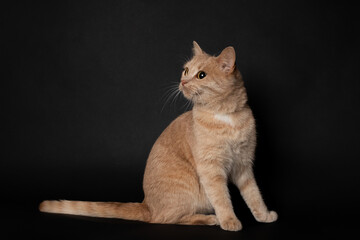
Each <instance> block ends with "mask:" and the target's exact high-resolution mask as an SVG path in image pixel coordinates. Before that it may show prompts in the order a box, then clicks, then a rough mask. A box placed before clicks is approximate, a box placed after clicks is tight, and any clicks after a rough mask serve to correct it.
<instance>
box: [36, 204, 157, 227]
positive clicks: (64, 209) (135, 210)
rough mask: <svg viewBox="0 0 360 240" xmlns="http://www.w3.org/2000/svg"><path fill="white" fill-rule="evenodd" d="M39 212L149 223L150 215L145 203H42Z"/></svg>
mask: <svg viewBox="0 0 360 240" xmlns="http://www.w3.org/2000/svg"><path fill="white" fill-rule="evenodd" d="M39 210H40V211H41V212H47V213H60V214H71V215H80V216H89V217H101V218H121V219H126V220H135V221H143V222H150V220H151V214H150V211H149V208H148V206H147V205H146V203H144V202H143V203H120V202H86V201H67V200H60V201H43V202H42V203H40V205H39Z"/></svg>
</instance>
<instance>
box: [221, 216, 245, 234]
mask: <svg viewBox="0 0 360 240" xmlns="http://www.w3.org/2000/svg"><path fill="white" fill-rule="evenodd" d="M220 227H221V228H222V229H224V230H226V231H240V230H241V229H242V225H241V222H240V221H239V220H238V219H237V218H227V219H225V220H223V221H221V222H220Z"/></svg>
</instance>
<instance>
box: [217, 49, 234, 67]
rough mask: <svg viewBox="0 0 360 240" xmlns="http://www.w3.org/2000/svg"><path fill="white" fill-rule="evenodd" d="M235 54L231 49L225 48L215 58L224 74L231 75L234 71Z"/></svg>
mask: <svg viewBox="0 0 360 240" xmlns="http://www.w3.org/2000/svg"><path fill="white" fill-rule="evenodd" d="M235 60H236V54H235V49H234V48H233V47H227V48H225V49H224V50H223V51H222V52H221V53H220V55H219V56H218V57H217V61H218V63H219V65H220V68H221V70H222V71H224V72H225V73H232V72H233V71H234V69H235Z"/></svg>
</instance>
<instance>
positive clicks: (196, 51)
mask: <svg viewBox="0 0 360 240" xmlns="http://www.w3.org/2000/svg"><path fill="white" fill-rule="evenodd" d="M192 51H193V54H194V55H200V54H203V53H204V52H203V50H202V49H201V48H200V46H199V44H198V43H197V42H195V41H193V49H192Z"/></svg>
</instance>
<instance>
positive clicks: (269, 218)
mask: <svg viewBox="0 0 360 240" xmlns="http://www.w3.org/2000/svg"><path fill="white" fill-rule="evenodd" d="M232 179H233V182H234V183H235V184H236V186H237V187H238V188H239V190H240V194H241V196H242V197H243V198H244V200H245V202H246V204H247V205H248V207H249V209H250V211H251V213H252V214H253V216H254V217H255V219H256V220H257V221H258V222H267V223H270V222H274V221H276V220H277V218H278V215H277V213H276V212H275V211H269V210H268V208H267V207H266V205H265V203H264V200H263V198H262V196H261V193H260V190H259V187H258V185H257V184H256V181H255V177H254V173H253V170H252V167H251V166H248V167H246V168H245V169H242V171H235V172H234V173H233V176H232Z"/></svg>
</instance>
